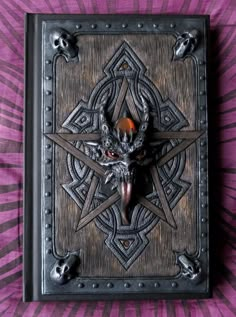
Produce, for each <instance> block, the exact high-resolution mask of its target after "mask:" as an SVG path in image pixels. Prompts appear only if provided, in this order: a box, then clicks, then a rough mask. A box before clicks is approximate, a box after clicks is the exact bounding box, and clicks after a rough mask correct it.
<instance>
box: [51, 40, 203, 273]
mask: <svg viewBox="0 0 236 317" xmlns="http://www.w3.org/2000/svg"><path fill="white" fill-rule="evenodd" d="M101 72H102V69H101ZM103 72H104V77H103V79H102V80H101V81H99V82H98V83H97V84H96V86H95V87H94V89H93V91H92V93H91V95H90V98H89V100H88V101H87V102H86V101H83V100H80V101H79V103H78V105H77V106H76V107H75V109H74V110H73V111H72V113H70V114H69V115H68V117H67V119H66V120H65V122H64V123H63V127H64V128H66V129H68V130H69V131H70V133H61V134H47V136H48V137H49V138H50V139H51V140H53V141H54V142H55V143H56V144H58V145H59V146H61V147H62V148H63V149H64V150H65V151H66V152H67V153H68V155H67V162H66V164H67V167H68V170H69V173H70V176H71V179H72V180H71V182H70V183H67V184H63V185H62V186H63V188H64V189H65V191H66V192H67V193H68V195H70V196H71V198H72V199H73V200H74V201H75V203H76V204H77V205H78V208H79V210H80V219H78V224H77V229H76V230H80V229H82V228H83V227H85V226H86V225H87V224H89V223H90V222H91V221H95V224H96V226H97V228H98V230H101V231H102V232H103V233H104V234H105V243H106V245H107V247H108V248H109V249H110V250H111V252H112V253H113V254H114V256H115V257H116V258H117V259H118V260H119V262H120V263H121V265H122V266H123V267H124V269H126V270H128V268H129V267H130V266H131V265H132V264H133V263H134V261H135V260H136V259H137V257H139V256H140V254H141V253H142V252H143V251H144V249H145V247H146V246H147V245H148V243H149V240H148V236H147V235H148V233H149V232H150V231H151V230H152V229H153V228H154V226H156V225H157V224H158V222H159V221H164V222H166V223H167V224H168V225H170V226H171V227H172V228H173V229H176V222H175V219H174V217H173V214H172V209H173V208H174V207H175V206H176V204H178V202H179V201H180V199H181V198H182V197H183V196H184V194H185V193H186V191H187V190H188V189H189V187H190V186H191V184H190V183H189V182H187V181H185V180H184V179H183V178H182V175H183V171H184V169H185V163H186V153H185V150H186V149H187V148H188V147H189V146H190V145H191V144H193V143H194V142H195V141H196V140H197V139H198V138H199V137H200V136H201V135H202V133H203V132H202V131H183V130H182V129H183V128H185V127H187V126H188V121H187V119H186V118H185V117H184V115H183V114H182V113H181V112H180V110H179V109H178V107H177V105H175V104H174V103H173V102H172V101H171V100H170V99H167V100H163V98H162V96H161V94H160V92H159V91H158V89H157V87H155V85H154V84H153V82H152V81H151V80H150V79H149V78H148V77H147V76H146V75H145V73H146V68H145V65H144V64H143V63H142V61H141V59H140V57H139V56H137V54H136V53H135V51H134V50H133V49H132V48H131V47H130V46H129V45H128V43H126V42H123V44H122V45H121V46H120V47H119V49H118V50H117V51H116V52H115V53H114V55H113V56H111V58H110V60H109V62H108V63H107V64H106V65H105V67H104V69H103ZM141 96H145V100H146V102H147V104H148V108H149V116H150V122H149V132H148V143H149V145H150V147H151V148H152V149H155V150H153V152H152V162H151V163H150V164H149V165H147V166H144V167H140V168H138V172H137V180H136V187H135V191H134V192H133V198H132V204H131V206H130V222H129V223H128V224H124V223H123V221H122V214H121V208H120V199H121V197H120V193H119V191H118V190H117V188H114V186H112V185H114V182H113V181H112V180H111V183H107V184H105V173H106V169H105V167H104V166H102V165H101V164H99V160H98V153H97V148H96V146H95V145H96V144H98V143H99V142H100V140H101V125H100V122H99V113H100V109H101V105H102V104H104V100H106V101H107V102H106V103H105V112H106V114H107V117H108V119H109V121H110V122H111V123H112V124H115V123H116V122H117V120H118V119H119V118H121V117H124V116H126V117H130V118H132V119H133V120H134V121H135V122H136V124H137V125H139V124H141V120H142V116H143V108H142V106H141V105H142V98H141Z"/></svg>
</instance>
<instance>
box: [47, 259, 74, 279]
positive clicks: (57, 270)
mask: <svg viewBox="0 0 236 317" xmlns="http://www.w3.org/2000/svg"><path fill="white" fill-rule="evenodd" d="M78 262H79V258H78V256H77V255H76V254H70V255H69V256H67V257H66V258H65V259H60V260H58V261H57V262H56V263H55V264H54V266H53V268H52V270H51V272H50V277H51V279H52V280H53V281H54V282H56V283H58V284H61V285H62V284H65V283H67V282H68V281H69V280H70V279H72V278H73V277H74V276H75V275H76V266H77V264H78Z"/></svg>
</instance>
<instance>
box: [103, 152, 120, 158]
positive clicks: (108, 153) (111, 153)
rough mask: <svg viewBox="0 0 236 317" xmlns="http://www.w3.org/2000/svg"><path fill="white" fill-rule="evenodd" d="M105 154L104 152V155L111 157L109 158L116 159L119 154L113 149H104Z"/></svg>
mask: <svg viewBox="0 0 236 317" xmlns="http://www.w3.org/2000/svg"><path fill="white" fill-rule="evenodd" d="M105 154H106V156H107V157H109V158H111V159H114V160H115V159H117V158H118V157H119V154H117V153H115V152H113V151H108V150H107V151H106V152H105Z"/></svg>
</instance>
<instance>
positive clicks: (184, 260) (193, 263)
mask: <svg viewBox="0 0 236 317" xmlns="http://www.w3.org/2000/svg"><path fill="white" fill-rule="evenodd" d="M178 262H179V263H180V265H181V267H182V275H183V276H184V277H185V278H188V279H189V280H191V281H193V282H194V283H195V284H197V283H199V282H200V280H201V277H202V268H201V266H200V262H199V261H198V260H190V258H189V257H188V256H186V255H185V254H181V255H179V256H178Z"/></svg>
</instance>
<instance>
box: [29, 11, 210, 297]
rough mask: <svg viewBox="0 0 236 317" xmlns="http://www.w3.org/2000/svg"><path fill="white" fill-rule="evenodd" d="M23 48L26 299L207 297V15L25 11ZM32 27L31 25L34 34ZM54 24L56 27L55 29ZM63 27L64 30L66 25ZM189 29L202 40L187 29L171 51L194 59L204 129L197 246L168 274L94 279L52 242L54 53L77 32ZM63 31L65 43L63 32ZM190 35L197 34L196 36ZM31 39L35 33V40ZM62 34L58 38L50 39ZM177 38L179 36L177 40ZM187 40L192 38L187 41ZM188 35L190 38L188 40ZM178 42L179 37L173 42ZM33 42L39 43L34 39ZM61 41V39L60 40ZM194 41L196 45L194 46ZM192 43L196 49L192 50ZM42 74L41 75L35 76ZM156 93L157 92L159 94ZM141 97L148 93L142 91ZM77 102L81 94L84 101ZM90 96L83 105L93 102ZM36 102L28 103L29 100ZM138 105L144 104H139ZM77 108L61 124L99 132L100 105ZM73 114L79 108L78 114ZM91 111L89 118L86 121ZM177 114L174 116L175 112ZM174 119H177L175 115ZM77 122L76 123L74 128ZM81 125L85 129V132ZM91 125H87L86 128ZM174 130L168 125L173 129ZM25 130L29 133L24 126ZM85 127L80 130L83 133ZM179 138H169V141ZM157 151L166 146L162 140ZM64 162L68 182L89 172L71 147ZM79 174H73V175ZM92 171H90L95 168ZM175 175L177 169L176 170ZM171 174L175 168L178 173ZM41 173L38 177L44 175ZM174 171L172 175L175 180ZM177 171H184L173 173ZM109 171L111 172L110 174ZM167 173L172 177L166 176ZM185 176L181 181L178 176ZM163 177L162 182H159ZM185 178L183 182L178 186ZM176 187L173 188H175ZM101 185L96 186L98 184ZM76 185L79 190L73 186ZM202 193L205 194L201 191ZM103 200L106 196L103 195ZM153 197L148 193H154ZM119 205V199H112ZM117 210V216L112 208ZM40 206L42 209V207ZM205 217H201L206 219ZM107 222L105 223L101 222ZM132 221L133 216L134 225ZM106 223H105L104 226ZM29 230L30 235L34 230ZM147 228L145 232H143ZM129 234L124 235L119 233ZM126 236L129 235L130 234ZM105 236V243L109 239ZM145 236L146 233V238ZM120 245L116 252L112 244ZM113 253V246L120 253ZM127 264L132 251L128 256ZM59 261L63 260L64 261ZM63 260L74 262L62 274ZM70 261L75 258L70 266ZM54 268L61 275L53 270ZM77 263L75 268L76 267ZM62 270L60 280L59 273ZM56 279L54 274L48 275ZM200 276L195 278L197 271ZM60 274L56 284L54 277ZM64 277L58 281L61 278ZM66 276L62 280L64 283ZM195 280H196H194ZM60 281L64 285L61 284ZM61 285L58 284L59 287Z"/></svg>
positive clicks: (71, 56) (71, 52)
mask: <svg viewBox="0 0 236 317" xmlns="http://www.w3.org/2000/svg"><path fill="white" fill-rule="evenodd" d="M26 25H27V36H28V37H27V43H26V44H27V45H26V54H27V57H28V63H26V86H27V87H26V120H25V122H26V131H27V133H26V134H25V158H26V160H25V161H26V163H25V164H26V167H25V179H26V183H25V189H24V191H25V230H24V231H25V237H24V253H25V255H24V271H25V274H24V300H26V301H31V300H40V301H42V300H81V299H121V298H122V299H125V298H136V299H138V298H139V299H141V298H143V299H144V298H180V297H181V298H194V297H199V298H202V297H208V296H209V295H210V285H209V234H208V232H209V210H208V194H205V193H207V192H208V159H207V156H206V153H207V145H208V139H207V125H208V124H207V84H206V79H207V54H208V51H207V46H208V44H207V41H208V27H209V17H207V16H148V15H147V16H130V15H127V16H111V15H101V16H96V15H95V16H84V15H60V16H57V15H28V16H27V20H26ZM32 30H36V31H35V33H34V32H33V31H32ZM55 30H57V31H56V32H55ZM65 30H66V31H65ZM186 30H198V32H199V33H198V34H201V39H200V41H198V40H197V39H196V37H198V34H197V35H196V34H195V35H196V36H195V35H194V34H193V33H192V32H191V31H190V32H187V33H188V39H189V41H188V43H189V44H188V49H187V51H185V50H183V49H178V48H176V49H175V51H176V52H177V51H178V52H177V53H176V54H177V55H176V56H177V59H178V58H184V56H189V57H190V58H194V60H195V64H196V68H195V70H196V98H197V104H198V107H197V109H196V116H197V123H196V127H195V128H196V131H203V130H204V131H206V132H205V134H202V135H201V136H200V142H201V144H203V142H204V148H203V147H202V146H200V142H197V153H198V154H197V155H198V164H197V167H196V168H197V171H198V173H197V180H196V181H197V183H198V184H199V188H198V189H199V191H198V192H199V194H198V196H199V197H198V200H199V205H198V210H197V226H196V231H197V237H198V239H197V251H196V254H191V255H188V254H183V255H182V257H181V254H179V257H178V260H177V261H178V263H179V268H180V271H179V273H178V274H177V275H175V276H172V277H170V276H168V277H165V276H164V277H158V276H157V277H152V276H150V277H145V278H144V277H136V278H131V277H129V278H121V279H119V278H112V277H107V278H98V277H96V276H95V277H81V276H77V273H75V272H77V269H78V267H79V266H78V265H77V264H78V262H77V260H78V257H77V256H76V258H75V256H74V255H71V256H69V257H68V258H62V260H60V259H58V254H57V252H56V249H55V244H54V217H55V214H54V206H53V198H54V193H53V186H52V174H53V172H52V169H53V167H52V162H53V159H54V152H53V148H54V147H53V141H52V140H51V139H49V138H48V137H47V136H46V135H47V134H52V133H53V132H54V122H53V113H54V98H55V94H54V93H55V92H54V87H53V81H54V80H55V78H54V76H55V70H54V67H55V63H54V62H55V59H56V57H57V56H58V54H61V55H63V56H64V57H65V58H66V60H67V61H78V52H79V48H78V47H77V44H76V43H75V40H74V39H75V34H81V35H83V34H86V35H87V34H121V33H122V34H129V33H131V34H135V33H139V34H140V33H141V34H143V35H145V34H149V33H154V34H156V35H158V34H170V35H172V36H174V37H175V38H176V40H177V42H179V43H180V44H181V43H183V38H182V37H181V38H180V37H179V36H180V34H184V33H185V32H186ZM63 33H65V34H67V36H68V38H67V39H68V43H69V49H68V50H67V49H66V47H68V46H66V45H64V44H65V42H63V41H62V38H60V36H61V35H62V34H63ZM193 35H194V36H193ZM33 38H34V40H33ZM56 39H58V40H59V46H58V45H57V44H58V43H57V42H55V40H56ZM178 39H179V40H178ZM192 39H193V40H194V41H192ZM190 40H191V41H190ZM177 42H176V44H177ZM33 43H36V44H33ZM60 43H61V44H62V45H61V44H60ZM196 45H197V46H196ZM196 47H197V49H195V48H196ZM40 74H42V76H41V75H40ZM157 95H158V94H157ZM143 97H144V98H145V101H146V99H147V100H148V98H146V96H143ZM81 102H82V101H81ZM91 102H92V97H91V100H89V101H88V104H89V105H91ZM160 104H161V108H160V109H161V113H160V114H162V115H163V119H164V118H165V113H166V112H165V111H167V110H166V109H167V108H168V111H170V113H171V110H172V109H173V108H174V107H175V105H173V103H172V102H171V101H170V100H164V101H163V100H161V102H160ZM32 105H33V106H32ZM140 105H141V103H140ZM76 111H77V110H76V109H75V110H74V112H73V113H71V114H70V115H69V117H68V118H67V119H66V121H65V122H64V125H63V126H64V127H65V128H67V129H69V130H70V131H71V132H72V133H83V132H84V131H86V132H91V131H89V128H91V129H92V131H96V128H97V127H98V124H99V112H97V109H92V107H91V108H90V109H89V112H88V109H87V107H81V105H80V110H79V111H80V113H78V111H77V112H76ZM82 112H83V114H85V115H86V117H87V118H88V120H90V124H89V125H88V126H86V124H87V122H85V125H84V126H81V127H79V125H78V121H76V119H77V118H78V117H79V115H82ZM75 114H77V115H78V117H77V118H76V116H75ZM91 117H93V118H94V120H93V121H92V122H91ZM175 120H176V118H175ZM175 120H174V121H175ZM183 122H184V123H185V124H186V123H187V121H184V118H183V117H181V113H180V114H179V119H177V121H175V122H174V123H173V122H172V121H171V123H173V124H174V127H175V128H176V130H175V131H179V130H180V129H181V128H182V126H181V125H182V124H183ZM161 124H162V128H163V130H166V129H167V130H168V124H169V122H165V120H162V121H161ZM79 129H81V130H80V131H79ZM83 129H84V131H83ZM86 129H88V130H86ZM171 130H173V129H171ZM29 131H30V132H29ZM82 131H83V132H82ZM176 142H177V143H178V141H177V140H171V141H170V143H171V146H172V147H174V146H175V145H176ZM162 151H165V147H163V149H162ZM178 162H179V163H178V164H179V170H180V171H181V170H183V169H184V165H185V157H184V152H182V153H181V154H179V161H178ZM67 164H68V166H69V168H70V169H71V170H73V172H74V174H71V176H72V179H73V181H75V180H77V183H76V186H78V187H79V186H82V184H84V185H86V179H84V178H83V176H82V174H80V173H79V168H77V169H73V166H75V164H76V162H75V158H74V157H73V156H72V155H71V154H68V161H67ZM75 173H76V175H75ZM92 173H93V172H92ZM160 173H161V174H160V175H161V177H166V171H165V170H164V167H163V168H161V169H160ZM177 174H178V173H177ZM177 174H176V175H177ZM41 175H42V176H41ZM176 175H174V177H173V181H176ZM178 175H181V173H180V174H178ZM107 176H108V175H107ZM168 177H172V176H171V175H168ZM181 181H182V180H181ZM164 182H165V181H164ZM183 183H184V181H182V183H181V186H182V185H183ZM64 186H65V187H66V188H65V189H66V190H67V192H68V193H69V194H70V195H71V197H72V195H73V191H72V185H71V184H66V185H64ZM188 186H189V184H188V183H187V182H186V183H185V184H184V185H183V189H182V192H185V191H186V190H187V189H188ZM173 188H174V187H173ZM97 190H99V188H98V189H97ZM78 192H79V191H78ZM202 193H204V195H202ZM175 197H176V196H173V198H172V200H170V201H171V202H170V206H171V208H173V207H174V206H175V205H176V204H177V203H178V200H179V199H180V198H181V197H182V196H181V194H180V196H179V198H178V199H176V198H175ZM72 198H73V199H74V200H75V201H76V203H77V204H78V206H82V205H83V203H84V202H83V197H82V195H78V196H75V195H74V196H73V197H72ZM103 199H104V198H103ZM151 199H152V197H151ZM115 206H116V204H115ZM115 209H116V211H115V213H116V217H119V216H118V215H119V212H118V209H117V207H115ZM40 211H41V212H40ZM151 217H153V220H152V221H151V222H150V223H149V224H147V227H146V228H147V232H149V231H150V230H151V229H152V226H155V225H156V224H157V223H158V221H159V218H158V217H157V216H155V215H152V216H151ZM203 220H204V221H203ZM106 221H107V220H106V219H104V217H102V216H98V217H97V218H96V219H95V223H96V225H97V227H99V228H100V229H101V230H102V231H103V232H105V233H106V234H107V237H108V239H107V241H108V243H110V247H111V248H112V247H113V248H114V245H115V244H114V241H112V239H113V237H112V235H111V234H110V231H109V230H108V226H107V223H106ZM104 225H105V226H104ZM130 225H132V221H131V224H130ZM104 228H105V229H104ZM31 233H32V235H31ZM144 233H145V234H146V232H144ZM125 235H126V233H125V234H124V236H125ZM127 236H128V234H127ZM109 239H110V242H109ZM144 239H145V238H144ZM116 252H117V251H116ZM117 254H118V253H117ZM127 259H128V260H127V263H128V261H129V259H130V258H129V257H127ZM63 261H64V262H63ZM66 263H69V267H70V268H72V267H73V269H71V270H69V272H70V273H69V274H65V273H66V272H67V270H65V266H66ZM75 263H77V264H76V265H75ZM57 268H60V270H59V272H60V274H59V275H57V274H56V271H57ZM74 269H75V270H74ZM60 276H61V279H60ZM51 277H52V279H53V280H54V281H55V282H54V281H52V279H51ZM199 277H200V278H199ZM57 280H58V283H57V282H56V281H57ZM60 280H61V282H59V281H60ZM67 281H69V282H68V283H64V282H67ZM195 281H196V282H195ZM63 283H64V284H63ZM58 284H61V285H60V289H59V287H58Z"/></svg>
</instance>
